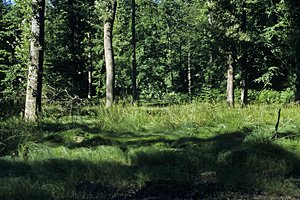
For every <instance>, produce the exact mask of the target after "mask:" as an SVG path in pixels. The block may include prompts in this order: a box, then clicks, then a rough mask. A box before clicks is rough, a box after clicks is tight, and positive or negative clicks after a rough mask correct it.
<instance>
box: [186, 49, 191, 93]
mask: <svg viewBox="0 0 300 200" xmlns="http://www.w3.org/2000/svg"><path fill="white" fill-rule="evenodd" d="M187 65H188V69H187V70H188V71H187V72H188V73H187V79H188V93H189V95H190V97H191V98H192V67H191V49H190V48H189V52H188V63H187Z"/></svg>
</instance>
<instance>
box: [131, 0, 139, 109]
mask: <svg viewBox="0 0 300 200" xmlns="http://www.w3.org/2000/svg"><path fill="white" fill-rule="evenodd" d="M131 10H132V11H131V12H132V13H131V14H132V17H131V20H132V22H131V33H132V39H131V43H132V69H131V76H132V77H131V78H132V101H133V103H135V102H136V101H137V100H138V92H137V80H136V76H137V65H136V31H135V17H136V15H135V13H136V8H135V0H132V4H131Z"/></svg>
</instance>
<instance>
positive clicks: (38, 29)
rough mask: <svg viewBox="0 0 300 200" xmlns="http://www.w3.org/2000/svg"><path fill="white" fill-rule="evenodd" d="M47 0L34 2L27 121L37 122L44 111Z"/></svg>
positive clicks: (26, 104)
mask: <svg viewBox="0 0 300 200" xmlns="http://www.w3.org/2000/svg"><path fill="white" fill-rule="evenodd" d="M44 13H45V0H32V19H31V43H30V65H29V69H28V80H27V91H26V103H25V119H26V120H28V121H35V120H36V118H37V117H38V113H40V112H41V111H42V104H41V102H42V72H43V60H44Z"/></svg>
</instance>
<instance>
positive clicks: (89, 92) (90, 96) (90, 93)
mask: <svg viewBox="0 0 300 200" xmlns="http://www.w3.org/2000/svg"><path fill="white" fill-rule="evenodd" d="M90 57H91V53H89V59H90ZM92 81H93V69H92V66H91V63H90V65H89V67H88V99H92V87H93V86H92V83H93V82H92Z"/></svg>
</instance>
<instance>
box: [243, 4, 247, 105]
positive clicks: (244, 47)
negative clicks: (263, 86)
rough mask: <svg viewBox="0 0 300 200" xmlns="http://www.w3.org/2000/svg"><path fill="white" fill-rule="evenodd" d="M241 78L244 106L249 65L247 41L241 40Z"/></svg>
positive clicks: (244, 30) (244, 23)
mask: <svg viewBox="0 0 300 200" xmlns="http://www.w3.org/2000/svg"><path fill="white" fill-rule="evenodd" d="M242 9H243V12H242V25H241V31H242V33H246V28H247V15H246V0H244V1H243V6H242ZM241 53H242V55H241V78H242V91H241V104H242V106H245V105H247V103H248V67H247V52H246V43H245V41H242V42H241Z"/></svg>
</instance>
